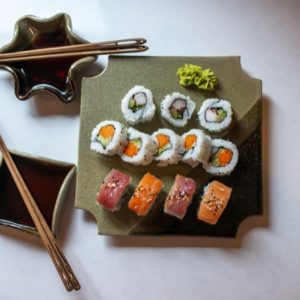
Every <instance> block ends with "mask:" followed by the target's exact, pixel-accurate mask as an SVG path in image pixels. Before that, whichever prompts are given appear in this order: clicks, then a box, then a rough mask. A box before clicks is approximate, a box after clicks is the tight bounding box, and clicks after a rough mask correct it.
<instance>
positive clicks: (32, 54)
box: [0, 38, 148, 63]
mask: <svg viewBox="0 0 300 300" xmlns="http://www.w3.org/2000/svg"><path fill="white" fill-rule="evenodd" d="M145 43H146V40H145V39H143V38H136V39H124V40H115V41H107V42H99V43H86V44H78V45H67V46H58V47H50V48H41V49H34V50H25V51H17V52H10V53H0V63H5V62H18V61H31V60H40V59H48V58H64V57H74V56H89V55H103V54H118V53H130V52H142V51H146V50H147V49H148V47H147V46H145V45H143V44H145Z"/></svg>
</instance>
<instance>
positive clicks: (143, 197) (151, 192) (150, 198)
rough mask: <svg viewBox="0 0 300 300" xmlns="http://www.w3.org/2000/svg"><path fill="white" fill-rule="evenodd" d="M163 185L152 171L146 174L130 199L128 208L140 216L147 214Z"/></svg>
mask: <svg viewBox="0 0 300 300" xmlns="http://www.w3.org/2000/svg"><path fill="white" fill-rule="evenodd" d="M162 187H163V182H162V181H161V180H160V179H158V178H156V177H155V176H154V175H152V174H150V173H147V174H145V175H144V176H143V178H142V179H141V181H140V182H139V184H138V186H137V187H136V189H135V191H134V194H133V196H132V197H131V199H130V200H129V202H128V208H129V209H130V210H132V211H133V212H135V213H136V214H137V215H138V216H145V215H147V214H148V212H149V210H150V208H151V207H152V206H153V204H154V202H155V200H156V198H157V196H158V194H159V192H160V191H161V189H162Z"/></svg>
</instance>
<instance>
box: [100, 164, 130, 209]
mask: <svg viewBox="0 0 300 300" xmlns="http://www.w3.org/2000/svg"><path fill="white" fill-rule="evenodd" d="M130 182H131V177H130V176H129V175H127V174H124V173H122V172H120V171H118V170H115V169H112V170H111V171H110V172H109V173H108V174H107V176H106V177H105V179H104V180H103V182H102V184H101V186H100V189H99V193H98V194H97V200H96V203H97V204H100V205H101V206H102V207H103V208H105V209H106V210H109V211H111V212H114V211H116V210H119V209H120V207H121V199H122V195H123V194H124V193H125V191H126V190H127V187H128V186H129V184H130Z"/></svg>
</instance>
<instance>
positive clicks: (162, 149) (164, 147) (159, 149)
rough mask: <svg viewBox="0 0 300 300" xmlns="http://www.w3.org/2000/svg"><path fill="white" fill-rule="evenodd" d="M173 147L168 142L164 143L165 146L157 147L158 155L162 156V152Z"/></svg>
mask: <svg viewBox="0 0 300 300" xmlns="http://www.w3.org/2000/svg"><path fill="white" fill-rule="evenodd" d="M171 148H172V146H171V144H166V145H164V146H163V147H161V148H158V149H157V153H156V156H160V155H161V154H162V153H164V152H165V151H167V150H169V149H171Z"/></svg>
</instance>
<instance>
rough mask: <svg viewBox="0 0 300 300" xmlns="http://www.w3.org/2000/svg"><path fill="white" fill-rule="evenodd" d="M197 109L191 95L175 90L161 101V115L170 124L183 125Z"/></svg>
mask: <svg viewBox="0 0 300 300" xmlns="http://www.w3.org/2000/svg"><path fill="white" fill-rule="evenodd" d="M194 110H195V102H194V101H192V100H191V99H190V97H189V96H184V95H182V94H180V93H177V92H174V93H172V94H171V95H167V96H166V97H165V98H164V99H163V101H162V102H161V115H162V117H163V118H164V119H165V120H166V121H168V122H169V123H170V124H172V125H174V126H176V127H183V126H185V125H186V124H187V122H188V120H189V119H190V118H191V116H192V114H193V112H194Z"/></svg>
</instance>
